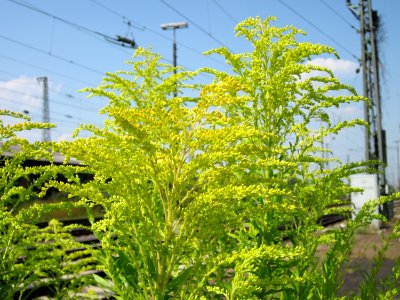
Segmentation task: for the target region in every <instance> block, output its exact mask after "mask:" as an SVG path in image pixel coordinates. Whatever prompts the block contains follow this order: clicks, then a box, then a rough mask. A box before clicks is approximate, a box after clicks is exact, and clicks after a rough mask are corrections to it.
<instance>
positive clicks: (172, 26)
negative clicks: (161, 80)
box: [160, 22, 188, 97]
mask: <svg viewBox="0 0 400 300" xmlns="http://www.w3.org/2000/svg"><path fill="white" fill-rule="evenodd" d="M160 27H161V28H162V29H163V30H169V29H172V30H173V31H174V38H173V42H172V60H173V65H174V74H175V75H176V65H177V63H176V61H177V59H176V33H175V30H176V29H178V28H187V27H188V23H187V22H178V23H166V24H161V25H160ZM177 95H178V88H177V84H176V87H175V92H174V96H175V97H176V96H177Z"/></svg>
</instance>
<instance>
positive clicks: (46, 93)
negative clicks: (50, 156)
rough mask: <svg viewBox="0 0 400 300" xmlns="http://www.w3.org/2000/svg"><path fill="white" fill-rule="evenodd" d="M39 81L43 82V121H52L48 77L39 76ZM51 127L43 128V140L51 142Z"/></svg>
mask: <svg viewBox="0 0 400 300" xmlns="http://www.w3.org/2000/svg"><path fill="white" fill-rule="evenodd" d="M37 81H38V82H39V83H40V82H42V83H43V104H42V117H43V123H50V111H49V89H48V83H47V77H38V78H37ZM50 140H51V138H50V128H43V129H42V142H50Z"/></svg>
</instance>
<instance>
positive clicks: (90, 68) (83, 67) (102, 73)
mask: <svg viewBox="0 0 400 300" xmlns="http://www.w3.org/2000/svg"><path fill="white" fill-rule="evenodd" d="M0 38H1V39H3V40H6V41H9V42H11V43H14V44H17V45H20V46H23V47H25V48H28V49H31V50H34V51H36V52H40V53H42V54H46V55H49V56H51V57H54V58H56V59H58V60H61V61H63V62H67V63H70V64H72V65H75V66H77V67H80V68H82V69H85V70H88V71H91V72H93V73H96V74H100V75H104V72H101V71H99V70H96V69H94V68H92V67H88V66H86V65H83V64H81V63H77V62H75V61H73V60H70V59H67V58H64V57H62V56H59V55H55V54H53V53H49V52H46V51H44V50H43V49H39V48H37V47H34V46H32V45H28V44H25V43H23V42H20V41H17V40H14V39H12V38H9V37H6V36H4V35H1V34H0Z"/></svg>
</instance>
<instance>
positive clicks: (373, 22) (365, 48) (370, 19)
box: [346, 0, 387, 195]
mask: <svg viewBox="0 0 400 300" xmlns="http://www.w3.org/2000/svg"><path fill="white" fill-rule="evenodd" d="M371 1H372V0H359V2H358V5H353V4H352V3H351V0H346V2H347V6H348V8H349V9H350V11H351V12H352V13H353V15H354V16H355V17H356V18H357V19H358V20H359V21H360V29H359V33H360V35H361V65H362V74H363V87H364V88H363V90H364V91H363V93H364V96H365V97H367V98H368V99H370V101H371V103H370V105H368V104H367V103H365V104H364V119H365V121H366V122H367V123H368V124H369V126H370V131H369V130H368V128H366V129H365V160H379V161H381V162H382V163H383V164H386V163H387V161H386V135H385V131H384V130H383V129H382V113H381V93H380V85H379V52H378V43H377V31H378V30H379V27H380V24H381V23H380V18H379V15H378V13H377V11H376V10H373V9H372V3H371ZM383 164H379V165H378V167H377V168H378V171H379V173H378V183H379V187H380V194H381V195H383V194H386V193H387V188H386V176H385V166H384V165H383Z"/></svg>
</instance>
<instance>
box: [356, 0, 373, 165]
mask: <svg viewBox="0 0 400 300" xmlns="http://www.w3.org/2000/svg"><path fill="white" fill-rule="evenodd" d="M359 6H360V7H359V10H360V34H361V62H362V74H363V94H364V96H365V97H367V96H368V78H367V64H366V61H367V54H366V49H367V45H366V41H365V24H364V1H362V0H360V2H359ZM364 120H365V121H366V122H367V123H368V124H369V123H370V120H369V107H368V103H366V102H364ZM364 130H365V131H364V145H365V152H364V155H365V160H366V161H368V160H370V159H371V146H370V139H371V137H370V132H369V128H367V127H365V129H364Z"/></svg>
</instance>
